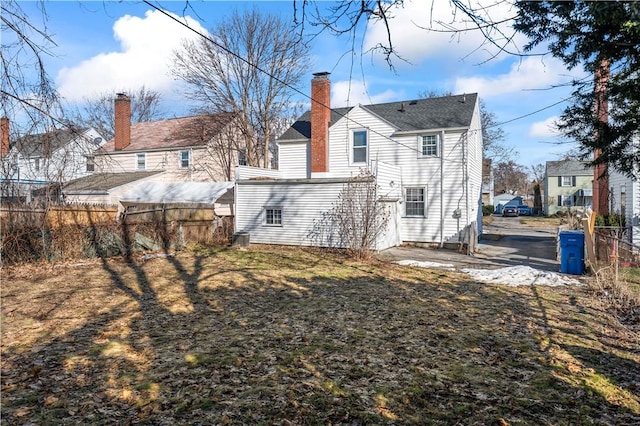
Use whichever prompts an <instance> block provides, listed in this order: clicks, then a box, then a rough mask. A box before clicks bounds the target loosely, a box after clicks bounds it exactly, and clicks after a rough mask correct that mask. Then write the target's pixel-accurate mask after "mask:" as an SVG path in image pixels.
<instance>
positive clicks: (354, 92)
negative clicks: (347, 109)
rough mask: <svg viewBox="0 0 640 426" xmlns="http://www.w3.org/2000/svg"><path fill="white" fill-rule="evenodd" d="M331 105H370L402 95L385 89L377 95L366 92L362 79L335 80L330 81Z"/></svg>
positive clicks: (333, 106)
mask: <svg viewBox="0 0 640 426" xmlns="http://www.w3.org/2000/svg"><path fill="white" fill-rule="evenodd" d="M331 92H332V93H331V107H332V108H338V107H343V106H355V105H358V104H363V105H371V104H378V103H384V102H391V101H394V100H397V99H399V98H401V97H402V95H401V94H400V93H398V92H395V91H393V90H385V91H384V92H382V93H378V94H377V95H371V94H370V93H368V90H367V85H366V84H365V83H363V82H362V81H355V80H351V81H337V82H332V83H331Z"/></svg>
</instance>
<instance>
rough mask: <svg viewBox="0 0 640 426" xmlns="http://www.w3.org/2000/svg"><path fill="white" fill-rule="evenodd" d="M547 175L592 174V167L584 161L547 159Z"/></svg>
mask: <svg viewBox="0 0 640 426" xmlns="http://www.w3.org/2000/svg"><path fill="white" fill-rule="evenodd" d="M547 176H593V167H591V166H589V165H588V163H587V162H586V161H577V160H560V161H547Z"/></svg>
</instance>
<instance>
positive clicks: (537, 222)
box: [520, 216, 562, 228]
mask: <svg viewBox="0 0 640 426" xmlns="http://www.w3.org/2000/svg"><path fill="white" fill-rule="evenodd" d="M520 223H522V224H525V225H531V226H533V227H541V228H557V227H558V226H560V225H561V224H562V219H561V218H559V217H551V216H520Z"/></svg>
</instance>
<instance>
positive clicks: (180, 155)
mask: <svg viewBox="0 0 640 426" xmlns="http://www.w3.org/2000/svg"><path fill="white" fill-rule="evenodd" d="M184 154H187V158H186V161H187V165H186V166H185V165H184V161H185V158H184ZM178 167H180V168H181V169H189V168H191V150H188V149H184V150H182V151H180V152H178Z"/></svg>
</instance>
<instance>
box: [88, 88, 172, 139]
mask: <svg viewBox="0 0 640 426" xmlns="http://www.w3.org/2000/svg"><path fill="white" fill-rule="evenodd" d="M122 92H123V93H127V95H128V96H129V98H130V99H131V121H132V122H134V123H141V122H144V121H154V120H158V119H161V118H163V117H164V114H163V113H162V111H161V110H160V102H161V95H160V92H157V91H155V90H150V89H147V88H146V87H145V86H142V87H140V88H139V89H137V90H134V89H130V90H123V91H122ZM115 95H116V94H115V93H111V92H104V93H101V94H98V95H96V96H94V97H92V98H84V106H83V107H82V109H81V111H79V112H78V122H79V123H81V124H82V125H84V126H87V127H93V128H94V129H95V130H97V131H98V133H100V134H101V135H102V136H103V137H105V138H106V139H107V140H109V139H111V138H113V135H114V127H113V126H114V120H113V114H114V113H113V108H114V103H113V99H114V98H115Z"/></svg>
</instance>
